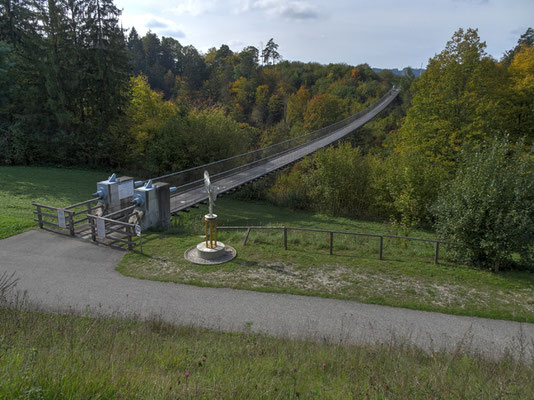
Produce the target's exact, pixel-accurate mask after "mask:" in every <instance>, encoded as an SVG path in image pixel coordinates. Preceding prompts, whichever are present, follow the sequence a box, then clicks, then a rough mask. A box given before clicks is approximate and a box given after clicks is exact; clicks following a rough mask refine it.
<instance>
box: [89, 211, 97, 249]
mask: <svg viewBox="0 0 534 400" xmlns="http://www.w3.org/2000/svg"><path fill="white" fill-rule="evenodd" d="M87 218H89V225H91V239H93V242H96V229H95V219H94V218H92V216H91V215H90V214H87Z"/></svg>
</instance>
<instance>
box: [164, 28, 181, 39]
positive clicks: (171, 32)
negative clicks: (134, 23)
mask: <svg viewBox="0 0 534 400" xmlns="http://www.w3.org/2000/svg"><path fill="white" fill-rule="evenodd" d="M158 33H159V34H160V35H161V36H167V37H168V36H170V37H173V38H175V39H177V38H180V39H183V38H185V33H184V32H183V31H182V30H180V29H164V30H159V31H158Z"/></svg>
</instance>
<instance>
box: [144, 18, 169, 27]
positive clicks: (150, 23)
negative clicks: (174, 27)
mask: <svg viewBox="0 0 534 400" xmlns="http://www.w3.org/2000/svg"><path fill="white" fill-rule="evenodd" d="M145 25H146V27H147V28H167V27H168V25H167V24H166V23H165V22H161V21H158V20H157V19H156V18H152V19H151V20H150V21H148V22H147V23H146V24H145Z"/></svg>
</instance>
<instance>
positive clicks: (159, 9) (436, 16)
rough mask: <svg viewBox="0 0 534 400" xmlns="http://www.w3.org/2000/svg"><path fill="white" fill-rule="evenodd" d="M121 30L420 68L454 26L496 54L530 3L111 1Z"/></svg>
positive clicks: (295, 57) (532, 19)
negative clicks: (470, 31) (474, 34)
mask: <svg viewBox="0 0 534 400" xmlns="http://www.w3.org/2000/svg"><path fill="white" fill-rule="evenodd" d="M115 3H116V4H117V6H118V7H119V8H121V9H122V10H123V16H122V23H123V26H124V28H131V27H132V26H135V28H136V29H137V31H138V32H139V34H140V35H144V33H146V32H147V31H148V30H149V29H150V30H151V31H152V32H155V33H157V34H158V35H159V36H172V37H174V38H175V39H178V40H179V41H180V43H182V44H183V45H188V44H192V45H194V46H195V47H196V48H197V49H198V50H199V51H202V52H206V51H207V50H208V49H209V48H210V47H217V48H218V47H219V46H220V45H221V44H227V45H229V46H230V48H231V49H232V50H234V51H240V50H242V49H243V48H244V47H246V46H255V47H258V48H260V46H261V45H262V44H265V43H266V42H267V41H268V40H269V39H270V38H271V37H272V38H274V41H275V42H276V43H277V44H278V45H279V46H280V47H279V49H278V51H279V53H280V54H281V55H282V57H283V59H285V60H290V61H304V62H308V61H316V62H320V63H323V64H328V63H347V64H350V65H357V64H361V63H368V64H369V65H371V66H372V67H379V68H399V69H400V68H403V67H405V66H411V67H414V68H420V67H421V65H422V66H423V67H425V65H426V64H427V62H428V59H429V58H430V57H433V56H434V55H435V54H436V53H439V52H440V51H441V50H442V49H443V48H444V46H445V44H446V42H447V40H449V39H450V38H451V36H452V34H453V33H454V32H455V31H456V30H457V29H458V28H460V27H463V28H469V27H471V28H478V29H479V35H480V37H481V39H482V40H483V41H485V42H486V44H487V52H488V53H489V54H491V55H493V56H494V57H495V58H497V59H500V58H501V56H502V54H503V53H504V51H506V50H508V49H510V48H512V47H514V46H515V44H516V42H517V39H518V38H519V36H520V35H521V34H523V33H524V32H525V31H526V29H527V28H528V27H534V0H329V1H319V0H150V1H147V0H116V2H115Z"/></svg>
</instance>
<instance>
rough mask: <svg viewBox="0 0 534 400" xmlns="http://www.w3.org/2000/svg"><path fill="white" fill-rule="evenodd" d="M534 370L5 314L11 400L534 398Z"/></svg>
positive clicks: (0, 381)
mask: <svg viewBox="0 0 534 400" xmlns="http://www.w3.org/2000/svg"><path fill="white" fill-rule="evenodd" d="M243 328H244V329H245V330H246V329H247V327H243ZM533 368H534V367H533V364H527V363H522V362H518V361H514V360H512V359H509V358H505V359H502V360H499V361H490V360H486V359H483V358H481V357H478V356H474V355H469V354H468V353H465V352H464V351H462V349H459V350H458V351H457V352H454V353H441V352H432V353H425V352H423V351H421V350H418V349H416V348H413V347H411V346H410V345H409V344H407V343H401V342H398V341H397V342H391V343H388V344H387V345H375V346H349V345H344V346H335V345H329V344H319V343H310V342H301V341H290V340H284V339H275V338H269V337H266V336H261V335H257V334H252V333H248V334H237V333H220V332H216V331H208V330H200V329H193V328H184V327H174V326H170V325H168V324H166V323H163V322H161V320H158V319H157V318H154V319H153V320H151V321H148V322H139V321H137V322H136V321H131V320H125V319H121V320H113V319H92V318H88V317H78V316H72V315H70V316H62V315H52V314H41V313H35V312H28V311H24V310H23V309H17V308H16V309H6V308H2V307H0V399H6V400H8V399H9V400H11V399H128V400H129V399H151V400H153V399H155V400H157V399H296V398H301V399H336V400H338V399H360V398H362V399H364V398H365V399H384V398H388V399H407V398H410V399H427V398H447V399H487V398H496V399H497V398H498V399H508V398H509V399H527V398H534V370H533ZM186 375H187V376H186Z"/></svg>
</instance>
